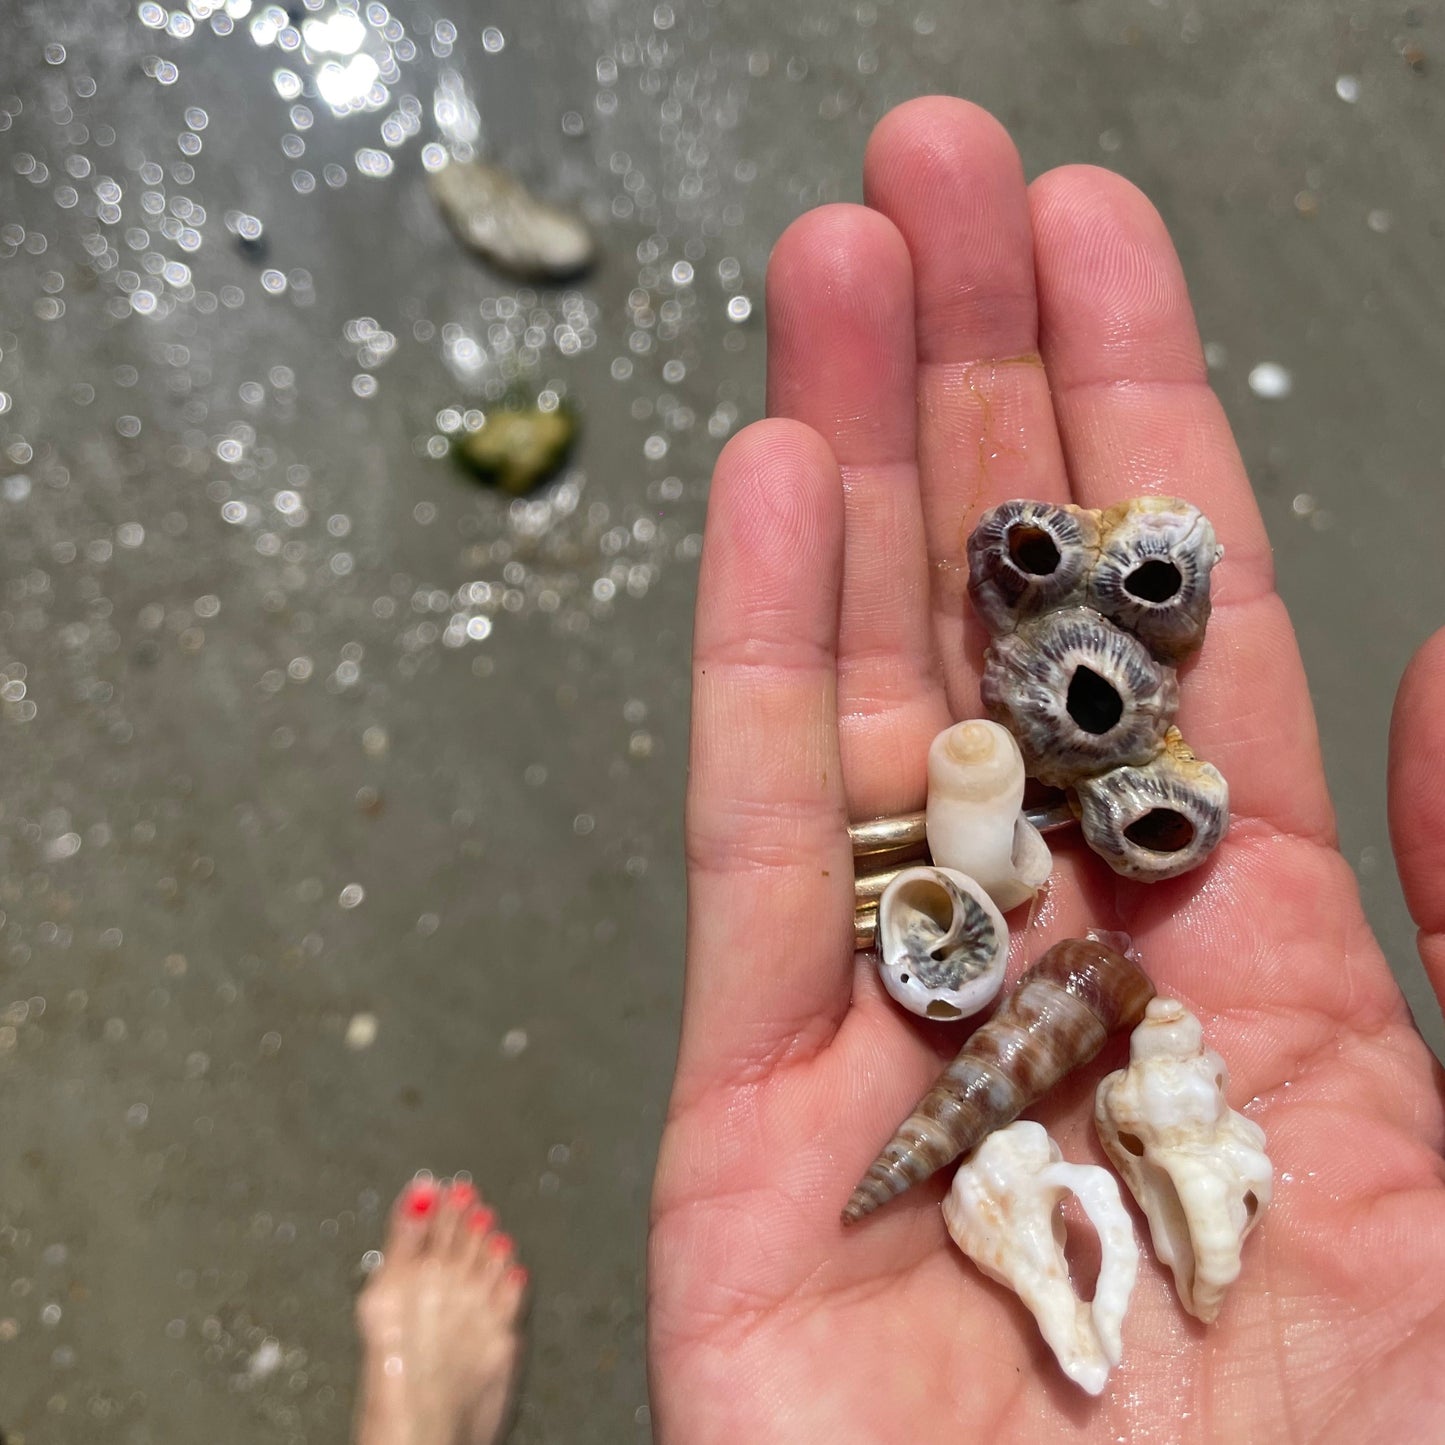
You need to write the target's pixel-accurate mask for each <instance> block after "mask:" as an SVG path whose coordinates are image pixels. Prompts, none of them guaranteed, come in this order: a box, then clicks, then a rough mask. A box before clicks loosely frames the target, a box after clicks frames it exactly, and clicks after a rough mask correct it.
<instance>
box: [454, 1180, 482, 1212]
mask: <svg viewBox="0 0 1445 1445" xmlns="http://www.w3.org/2000/svg"><path fill="white" fill-rule="evenodd" d="M476 1197H477V1191H476V1190H475V1189H474V1188H473V1187H472V1186H471V1185H470V1184H468V1183H467V1181H466V1180H465V1179H458V1180H456V1181H455V1182H454V1183H453V1184H451V1185H450V1186H449V1187H448V1189H447V1203H448V1204H454V1205H455V1206H456V1207H457V1208H458V1209H465V1208H466V1207H467V1206H468V1205H469V1204H472V1203H473V1202H474V1201H475V1200H476Z"/></svg>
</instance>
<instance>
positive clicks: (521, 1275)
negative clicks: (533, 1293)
mask: <svg viewBox="0 0 1445 1445" xmlns="http://www.w3.org/2000/svg"><path fill="white" fill-rule="evenodd" d="M526 1296H527V1271H526V1269H524V1268H523V1266H521V1265H520V1264H511V1265H508V1266H507V1267H506V1268H505V1269H504V1270H503V1271H502V1277H501V1279H500V1280H499V1281H498V1283H497V1293H496V1301H497V1313H498V1314H499V1315H500V1316H501V1317H502V1319H503V1320H505V1321H506V1322H507V1323H508V1324H510V1323H511V1321H512V1320H513V1319H515V1318H516V1316H517V1313H518V1312H519V1311H520V1310H521V1308H522V1301H523V1300H524V1299H525V1298H526Z"/></svg>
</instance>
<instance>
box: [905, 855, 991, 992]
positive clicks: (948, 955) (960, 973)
mask: <svg viewBox="0 0 1445 1445" xmlns="http://www.w3.org/2000/svg"><path fill="white" fill-rule="evenodd" d="M1007 968H1008V925H1007V924H1006V923H1005V922H1004V921H1003V914H1001V913H1000V912H999V911H998V909H997V908H996V907H994V904H993V900H992V899H990V898H989V896H988V894H987V893H985V892H984V891H983V889H982V888H980V887H979V885H978V884H977V883H975V882H974V880H973V879H972V878H968V877H965V876H964V875H963V874H962V873H958V872H955V871H954V870H953V869H951V868H936V867H934V868H930V867H926V866H925V867H918V868H905V869H903V871H902V872H900V873H899V874H898V875H897V876H896V877H895V878H894V879H893V881H892V882H891V883H889V885H888V886H887V888H885V889H884V890H883V896H882V898H880V899H879V900H878V972H879V975H880V976H881V978H882V980H883V987H884V988H886V989H887V990H888V992H889V994H890V995H891V996H892V997H893V998H894V999H896V1000H897V1001H898V1002H899V1003H901V1004H902V1005H903V1007H904V1008H906V1009H907V1010H908V1011H909V1012H910V1013H916V1014H918V1015H919V1016H920V1017H922V1018H929V1019H961V1018H967V1017H968V1016H969V1015H970V1014H976V1013H977V1012H978V1011H979V1010H980V1009H982V1008H987V1007H988V1005H989V1004H991V1003H992V1002H993V1000H994V998H995V996H996V995H997V994H998V991H999V989H1000V988H1002V987H1003V976H1004V973H1005V972H1006V970H1007Z"/></svg>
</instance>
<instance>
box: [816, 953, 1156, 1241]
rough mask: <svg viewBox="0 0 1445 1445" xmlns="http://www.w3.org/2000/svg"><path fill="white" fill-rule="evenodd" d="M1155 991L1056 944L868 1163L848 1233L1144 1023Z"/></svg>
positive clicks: (1107, 956) (1127, 966)
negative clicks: (1108, 1042) (1119, 1034)
mask: <svg viewBox="0 0 1445 1445" xmlns="http://www.w3.org/2000/svg"><path fill="white" fill-rule="evenodd" d="M1153 997H1154V985H1153V984H1152V983H1151V982H1150V981H1149V976H1148V975H1147V974H1146V973H1145V972H1144V970H1143V969H1142V968H1140V967H1139V965H1138V964H1137V963H1135V962H1134V960H1133V959H1131V958H1129V957H1127V956H1126V955H1125V954H1123V953H1120V952H1119V951H1118V950H1117V949H1114V948H1110V947H1109V946H1108V945H1107V944H1105V943H1102V942H1100V941H1098V940H1096V939H1091V938H1089V939H1085V938H1068V939H1065V940H1064V941H1063V942H1062V943H1056V944H1055V945H1054V946H1053V947H1052V948H1051V949H1049V951H1048V952H1047V953H1045V954H1044V956H1043V957H1042V958H1040V959H1039V961H1038V962H1037V963H1036V964H1034V966H1033V967H1032V968H1031V969H1029V970H1028V972H1026V973H1025V974H1024V975H1023V977H1022V978H1020V979H1019V981H1018V986H1017V987H1016V988H1015V989H1014V991H1013V992H1012V993H1011V994H1010V995H1009V996H1008V998H1007V999H1006V1000H1005V1001H1004V1003H1003V1005H1002V1006H1001V1007H1000V1008H999V1010H998V1012H997V1013H996V1014H995V1015H994V1016H993V1017H992V1018H991V1019H990V1020H989V1021H988V1022H987V1023H986V1024H984V1025H983V1027H982V1028H980V1029H979V1030H978V1031H977V1032H976V1033H975V1034H974V1035H973V1037H972V1038H970V1039H969V1041H968V1042H967V1043H966V1044H965V1045H964V1046H963V1049H962V1051H961V1052H960V1053H959V1055H958V1057H957V1058H956V1059H955V1060H954V1061H953V1062H952V1063H951V1064H950V1065H949V1066H948V1068H947V1069H945V1070H944V1072H943V1073H942V1074H941V1075H940V1076H939V1078H938V1081H937V1082H936V1083H935V1084H934V1086H933V1087H932V1088H931V1089H930V1090H929V1091H928V1092H927V1093H926V1094H925V1095H924V1096H923V1098H922V1099H921V1100H920V1101H919V1103H918V1106H917V1108H915V1109H914V1111H913V1112H912V1113H911V1114H910V1115H909V1116H908V1118H907V1119H905V1120H904V1121H903V1123H902V1124H901V1125H900V1126H899V1129H898V1132H897V1133H896V1134H895V1135H894V1136H893V1139H892V1141H891V1142H890V1143H889V1145H888V1147H887V1148H886V1149H884V1150H883V1152H882V1153H881V1154H880V1155H879V1156H878V1158H877V1159H876V1160H874V1162H873V1164H872V1166H871V1167H870V1168H869V1170H868V1173H867V1174H866V1175H864V1177H863V1179H862V1181H861V1182H860V1183H859V1185H858V1187H857V1188H856V1189H855V1190H854V1191H853V1194H852V1197H851V1198H850V1199H849V1200H848V1203H847V1205H846V1206H845V1208H844V1210H843V1223H844V1224H854V1223H856V1222H857V1221H858V1220H860V1219H862V1218H863V1217H864V1215H867V1214H872V1213H873V1211H874V1210H875V1209H877V1208H878V1207H879V1206H880V1205H882V1204H886V1203H887V1202H888V1200H890V1199H892V1198H893V1197H894V1196H895V1195H898V1194H902V1193H903V1191H904V1190H905V1189H908V1188H910V1187H911V1186H913V1185H914V1184H920V1183H922V1181H923V1180H925V1179H927V1178H928V1177H929V1176H930V1175H932V1174H936V1173H937V1172H938V1171H939V1170H940V1169H942V1168H943V1167H944V1165H946V1164H949V1163H951V1162H952V1161H953V1160H955V1159H957V1158H958V1156H959V1155H960V1154H963V1153H965V1152H967V1151H968V1150H970V1149H972V1148H973V1147H974V1146H975V1145H976V1144H978V1143H979V1142H980V1141H981V1140H982V1139H984V1138H985V1137H986V1136H987V1135H988V1134H990V1133H992V1132H993V1131H994V1130H995V1129H999V1128H1002V1127H1003V1126H1004V1125H1005V1124H1008V1123H1010V1122H1011V1121H1012V1120H1014V1119H1016V1118H1017V1117H1018V1116H1019V1115H1020V1114H1021V1113H1022V1112H1023V1111H1024V1110H1025V1109H1026V1108H1028V1106H1029V1105H1030V1104H1032V1103H1033V1102H1034V1100H1035V1099H1037V1098H1039V1097H1040V1096H1041V1095H1042V1094H1044V1093H1046V1092H1047V1091H1048V1090H1049V1089H1051V1088H1053V1086H1054V1085H1055V1084H1056V1083H1058V1081H1059V1080H1060V1079H1062V1078H1063V1077H1064V1075H1065V1074H1067V1073H1069V1072H1071V1071H1072V1070H1073V1069H1076V1068H1078V1067H1079V1065H1081V1064H1086V1063H1088V1061H1089V1060H1090V1059H1092V1058H1093V1057H1094V1056H1095V1055H1096V1054H1097V1053H1098V1052H1099V1050H1100V1049H1101V1048H1103V1046H1104V1041H1105V1039H1107V1038H1108V1037H1109V1035H1110V1034H1112V1033H1115V1032H1116V1031H1117V1030H1119V1029H1126V1028H1133V1027H1134V1025H1135V1024H1137V1023H1138V1022H1139V1020H1140V1019H1142V1018H1143V1017H1144V1010H1145V1008H1146V1007H1147V1005H1148V1003H1149V1000H1150V999H1151V998H1153Z"/></svg>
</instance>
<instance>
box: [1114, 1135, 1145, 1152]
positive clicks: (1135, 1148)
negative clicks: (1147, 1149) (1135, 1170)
mask: <svg viewBox="0 0 1445 1445" xmlns="http://www.w3.org/2000/svg"><path fill="white" fill-rule="evenodd" d="M1119 1147H1120V1148H1121V1149H1127V1150H1128V1151H1129V1153H1131V1154H1132V1155H1134V1156H1135V1158H1143V1156H1144V1141H1143V1140H1142V1139H1141V1138H1140V1137H1139V1136H1138V1135H1137V1134H1123V1133H1121V1134H1120V1135H1119Z"/></svg>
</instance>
